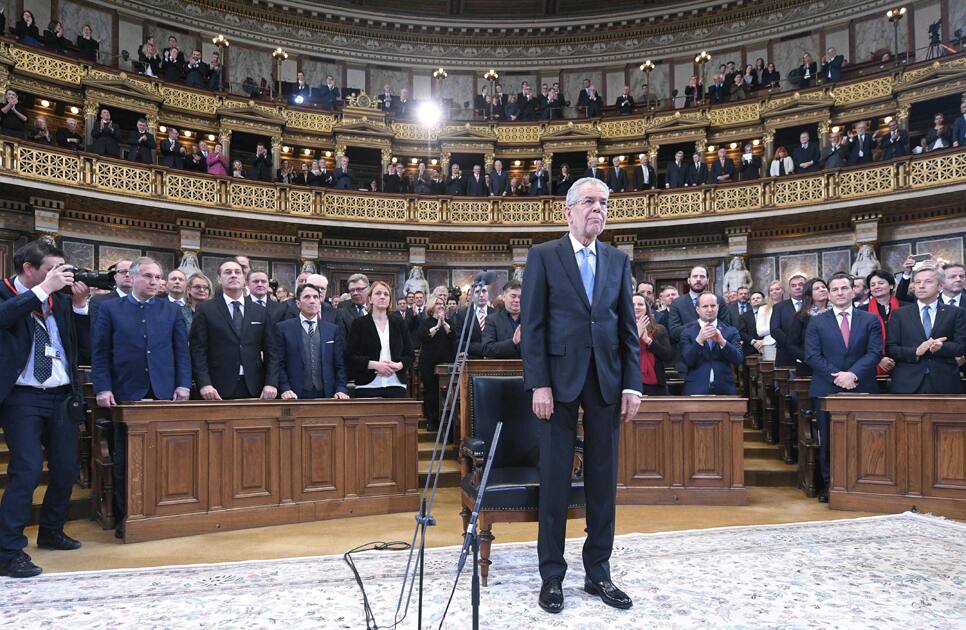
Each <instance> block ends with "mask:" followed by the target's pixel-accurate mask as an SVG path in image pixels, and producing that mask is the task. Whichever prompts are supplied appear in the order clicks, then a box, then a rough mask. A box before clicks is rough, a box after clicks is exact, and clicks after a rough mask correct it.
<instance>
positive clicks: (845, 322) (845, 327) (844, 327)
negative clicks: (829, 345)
mask: <svg viewBox="0 0 966 630" xmlns="http://www.w3.org/2000/svg"><path fill="white" fill-rule="evenodd" d="M839 315H840V316H841V317H842V322H841V324H839V330H841V331H842V341H844V342H845V347H846V348H848V347H849V314H848V313H847V312H845V311H842V312H841V313H839Z"/></svg>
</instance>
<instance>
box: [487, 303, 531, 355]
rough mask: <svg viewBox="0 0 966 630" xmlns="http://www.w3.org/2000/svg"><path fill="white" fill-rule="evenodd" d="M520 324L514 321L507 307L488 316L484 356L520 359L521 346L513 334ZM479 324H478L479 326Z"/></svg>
mask: <svg viewBox="0 0 966 630" xmlns="http://www.w3.org/2000/svg"><path fill="white" fill-rule="evenodd" d="M519 325H520V321H519V319H518V321H517V323H516V324H514V323H513V318H512V317H510V313H508V312H507V310H506V309H505V308H502V309H500V310H498V311H496V312H495V313H493V315H488V316H487V318H486V330H484V331H483V356H484V358H487V359H519V358H520V346H518V345H516V344H514V343H513V334H514V333H515V332H516V330H517V326H519ZM478 327H479V325H477V328H478Z"/></svg>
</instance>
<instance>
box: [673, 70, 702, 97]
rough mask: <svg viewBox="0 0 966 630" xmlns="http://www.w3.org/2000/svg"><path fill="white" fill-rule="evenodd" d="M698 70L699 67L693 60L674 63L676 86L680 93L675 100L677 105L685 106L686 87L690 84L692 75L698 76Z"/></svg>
mask: <svg viewBox="0 0 966 630" xmlns="http://www.w3.org/2000/svg"><path fill="white" fill-rule="evenodd" d="M696 72H697V68H695V66H694V63H692V62H683V63H676V64H674V87H675V88H676V89H677V91H678V94H679V95H680V98H678V99H676V100H675V101H674V104H675V105H676V106H677V107H683V106H684V88H685V87H686V86H687V85H688V81H690V80H691V77H692V76H697V75H696V74H695V73H696ZM699 78H700V77H699Z"/></svg>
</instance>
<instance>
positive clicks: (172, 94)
mask: <svg viewBox="0 0 966 630" xmlns="http://www.w3.org/2000/svg"><path fill="white" fill-rule="evenodd" d="M161 96H162V97H163V98H164V104H165V105H167V106H169V107H176V108H177V109H184V110H187V111H190V112H197V113H199V114H214V113H215V112H216V111H218V98H217V97H215V96H211V95H210V94H199V93H197V92H191V91H189V90H179V89H178V88H174V87H171V86H168V85H162V86H161Z"/></svg>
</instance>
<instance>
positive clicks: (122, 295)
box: [114, 287, 127, 298]
mask: <svg viewBox="0 0 966 630" xmlns="http://www.w3.org/2000/svg"><path fill="white" fill-rule="evenodd" d="M114 292H115V293H117V296H118V297H122V298H126V297H127V293H125V292H124V291H121V290H120V289H118V288H117V287H115V288H114Z"/></svg>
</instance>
